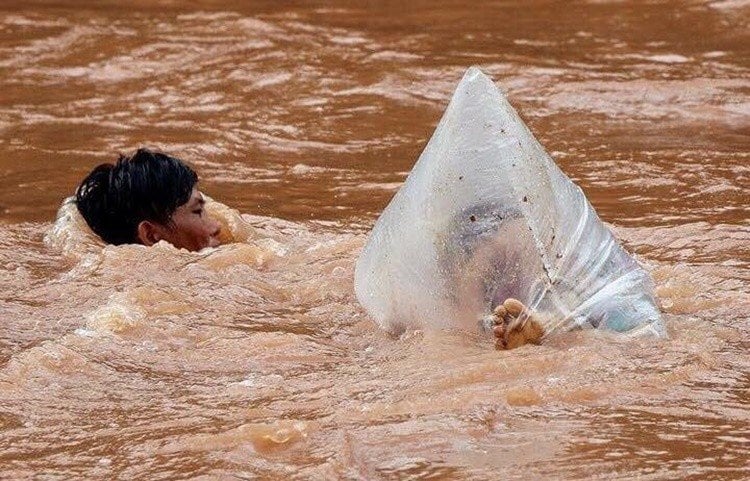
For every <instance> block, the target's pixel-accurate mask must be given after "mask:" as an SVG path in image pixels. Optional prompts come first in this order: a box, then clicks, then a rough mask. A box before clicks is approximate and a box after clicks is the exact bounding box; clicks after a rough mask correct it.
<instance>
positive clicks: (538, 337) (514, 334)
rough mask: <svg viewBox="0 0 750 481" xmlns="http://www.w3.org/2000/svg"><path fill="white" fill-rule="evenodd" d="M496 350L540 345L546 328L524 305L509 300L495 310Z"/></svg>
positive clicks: (515, 300) (517, 301) (511, 299)
mask: <svg viewBox="0 0 750 481" xmlns="http://www.w3.org/2000/svg"><path fill="white" fill-rule="evenodd" d="M492 314H493V316H495V328H494V333H495V338H496V340H495V348H496V349H515V348H517V347H520V346H523V345H524V344H540V343H541V341H542V336H543V335H544V328H543V327H542V325H541V324H540V323H539V320H538V318H537V316H536V315H535V314H533V313H532V312H531V311H530V310H529V309H528V308H527V307H526V306H524V305H523V303H522V302H521V301H519V300H517V299H513V298H508V299H506V300H505V302H503V303H502V304H501V305H499V306H497V307H496V308H495V311H494V312H493V313H492Z"/></svg>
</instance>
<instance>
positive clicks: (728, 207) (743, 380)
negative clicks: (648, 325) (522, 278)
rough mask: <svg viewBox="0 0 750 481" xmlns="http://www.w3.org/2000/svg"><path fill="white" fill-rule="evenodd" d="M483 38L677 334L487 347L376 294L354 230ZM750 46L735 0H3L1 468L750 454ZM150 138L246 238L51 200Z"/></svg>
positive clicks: (75, 474) (176, 472) (474, 463)
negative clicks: (180, 245) (172, 235)
mask: <svg viewBox="0 0 750 481" xmlns="http://www.w3.org/2000/svg"><path fill="white" fill-rule="evenodd" d="M470 65H478V66H480V67H481V68H482V69H483V70H484V71H485V72H486V73H488V74H489V75H490V76H491V77H492V78H493V79H494V80H495V81H496V83H497V84H498V85H499V86H500V87H501V88H502V89H503V90H504V91H505V92H506V93H507V94H508V97H509V99H510V101H511V102H512V103H513V104H514V105H515V106H516V108H517V110H518V111H519V112H520V114H521V116H522V117H523V118H524V119H525V120H526V121H527V122H528V124H529V126H530V128H531V129H532V131H533V132H534V133H535V134H536V135H537V137H538V138H539V140H540V141H541V142H542V144H543V145H545V147H546V148H547V150H548V151H549V152H550V153H551V155H552V157H553V158H554V159H555V161H556V162H557V163H558V165H559V166H560V167H561V169H562V170H563V171H564V172H565V173H566V174H567V175H569V176H570V177H571V178H572V179H573V180H574V181H575V182H577V183H578V184H579V185H580V186H581V187H582V188H583V190H584V192H585V193H586V194H587V196H588V197H589V199H590V200H591V202H592V204H593V205H594V207H595V208H596V209H597V211H598V212H599V214H600V216H601V217H602V219H603V220H605V221H606V222H608V223H609V224H610V225H611V226H612V228H613V230H614V231H615V233H616V234H617V236H618V237H619V238H620V239H621V241H622V242H623V244H624V245H625V246H626V247H627V248H628V249H629V250H631V251H632V252H634V253H635V254H636V255H637V256H638V259H639V260H640V261H641V262H642V263H643V265H644V266H645V267H646V268H647V269H648V270H649V271H650V272H651V274H652V276H653V278H654V280H655V282H656V285H657V293H658V295H659V297H660V302H661V308H662V310H663V312H664V316H665V320H666V324H667V328H668V330H669V333H670V337H669V339H667V340H664V341H648V340H641V341H628V342H625V341H622V340H618V339H616V338H615V339H613V338H612V337H607V336H602V335H600V334H597V333H593V332H585V333H584V332H578V333H570V334H569V335H565V336H560V337H558V338H555V339H553V340H551V341H550V342H548V343H546V344H544V345H542V346H527V347H523V348H520V349H517V350H514V351H508V352H498V351H495V350H494V349H493V348H492V342H491V340H490V339H487V338H485V337H482V336H481V335H479V334H478V333H459V332H431V331H425V332H420V331H416V332H415V331H409V332H407V333H406V334H404V335H402V336H401V337H398V338H393V337H389V336H388V335H387V334H385V333H383V332H382V331H380V330H379V329H378V328H377V327H376V326H375V325H374V323H372V322H371V321H370V320H369V319H368V318H367V316H366V314H365V312H364V311H363V310H362V308H361V307H360V306H359V305H358V303H357V302H356V299H355V297H354V293H353V268H354V262H355V260H356V258H357V256H358V254H359V252H360V250H361V249H362V246H363V245H364V242H365V239H366V235H367V232H368V230H369V228H370V227H371V226H372V224H373V223H374V221H375V219H376V218H377V215H378V213H379V212H380V211H381V210H382V209H383V208H384V206H385V205H386V204H387V203H388V200H389V199H390V198H391V196H392V195H393V194H394V193H395V192H396V190H397V189H398V187H399V186H400V185H401V183H402V182H403V180H404V179H405V177H406V175H407V173H408V171H409V169H410V168H411V166H412V165H413V163H414V161H415V160H416V158H417V156H418V154H419V152H420V151H421V149H422V148H423V147H424V145H425V143H426V141H427V139H428V138H429V136H430V135H431V133H432V131H433V129H434V128H435V125H436V123H437V121H438V119H439V118H440V115H441V113H442V111H443V109H444V108H445V106H446V105H447V102H448V100H449V98H450V95H451V93H452V90H453V88H454V87H455V86H456V84H457V82H458V81H459V79H460V78H461V75H462V74H463V72H464V71H465V69H466V68H467V67H468V66H470ZM749 78H750V3H749V2H747V1H744V0H717V1H705V0H704V1H698V0H686V1H681V2H672V1H665V2H646V1H630V2H621V1H594V0H591V1H578V2H552V1H549V2H547V1H508V2H471V3H469V2H454V1H445V2H432V1H429V2H428V1H421V0H420V1H413V2H361V4H360V6H356V3H355V2H344V1H330V2H275V1H257V2H242V1H218V0H188V1H185V2H177V1H168V0H148V1H147V0H124V1H123V0H118V1H114V0H106V1H100V2H87V1H82V0H55V1H52V0H49V1H47V0H33V1H23V2H21V1H16V0H5V1H4V2H2V4H1V5H0V131H2V135H0V226H1V229H0V313H2V319H1V324H0V478H2V479H14V480H15V479H32V478H33V479H45V480H46V479H50V480H58V479H60V480H62V479H123V480H131V479H163V480H173V479H206V480H207V479H300V480H302V479H305V480H307V479H325V480H328V479H366V480H371V479H372V480H379V479H384V480H390V479H393V480H395V479H445V480H448V479H471V480H497V479H550V480H552V479H606V480H611V479H640V480H673V479H681V480H741V479H748V477H750V459H749V458H750V455H749V452H750V427H749V426H750V361H749V360H748V355H747V354H748V347H749V346H748V341H749V340H750V314H749V313H750V294H749V291H750V214H749V212H748V209H749V208H750V155H749V154H748V151H750V83H749V81H748V79H749ZM142 145H145V146H151V147H157V148H160V149H163V150H164V151H166V152H168V153H171V154H173V155H177V156H179V157H181V158H183V159H185V160H186V161H187V162H188V163H190V164H191V165H192V166H193V167H195V169H196V170H197V171H198V172H199V175H200V177H201V188H202V189H203V191H204V192H205V193H206V194H208V195H209V196H210V197H212V198H213V199H215V200H216V202H213V203H211V204H210V205H209V208H210V210H211V212H212V213H213V215H215V216H217V217H218V218H220V219H221V220H222V221H223V222H224V224H225V235H226V236H230V235H231V237H232V238H233V240H234V242H232V243H229V244H227V245H225V246H222V247H220V248H219V249H216V250H209V251H205V252H201V253H197V254H195V253H187V252H184V251H179V250H176V249H174V248H172V247H171V246H169V245H166V244H159V245H157V246H155V247H153V248H145V247H140V246H121V247H113V246H109V247H104V246H102V245H101V244H100V243H99V242H98V241H97V240H96V239H95V238H94V237H92V236H91V234H90V233H89V232H88V231H87V229H86V227H85V225H84V224H82V222H81V220H80V218H78V217H77V216H76V215H75V214H76V213H75V208H74V207H72V206H71V205H66V206H63V207H62V209H61V210H60V216H59V218H58V219H57V221H56V220H55V219H56V216H57V211H58V209H60V207H61V203H62V201H63V199H64V198H66V197H67V196H69V195H71V194H72V193H73V192H74V189H75V187H76V185H77V183H78V182H79V181H80V179H81V178H82V177H83V176H84V175H85V174H86V173H87V172H88V171H89V170H90V169H91V168H92V167H94V166H95V165H97V164H99V163H102V162H108V161H112V160H114V159H115V158H116V155H117V153H118V152H129V151H131V150H133V149H134V148H136V147H138V146H142ZM225 206H230V207H231V208H228V207H225ZM233 209H234V210H233Z"/></svg>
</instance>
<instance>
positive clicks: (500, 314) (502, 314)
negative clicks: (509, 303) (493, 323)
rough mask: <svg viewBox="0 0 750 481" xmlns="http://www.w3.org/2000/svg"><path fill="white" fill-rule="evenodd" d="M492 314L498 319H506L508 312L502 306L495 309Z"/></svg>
mask: <svg viewBox="0 0 750 481" xmlns="http://www.w3.org/2000/svg"><path fill="white" fill-rule="evenodd" d="M492 314H493V315H494V316H495V317H497V318H498V319H504V318H505V315H506V314H508V311H507V310H506V309H505V307H504V306H503V305H502V304H500V305H499V306H497V307H496V308H495V310H494V311H492Z"/></svg>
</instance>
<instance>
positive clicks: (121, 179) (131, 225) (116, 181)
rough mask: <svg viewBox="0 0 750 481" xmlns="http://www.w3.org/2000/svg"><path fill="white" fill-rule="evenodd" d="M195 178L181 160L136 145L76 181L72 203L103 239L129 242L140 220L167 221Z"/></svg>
mask: <svg viewBox="0 0 750 481" xmlns="http://www.w3.org/2000/svg"><path fill="white" fill-rule="evenodd" d="M197 182H198V175H197V174H196V173H195V171H194V170H193V169H191V168H190V167H188V166H187V165H185V163H183V162H182V161H181V160H180V159H178V158H176V157H171V156H169V155H167V154H164V153H161V152H156V151H153V150H149V149H144V148H141V149H138V150H137V151H136V152H135V153H134V154H133V155H131V156H130V157H128V156H124V155H120V158H119V159H118V160H117V162H116V163H114V164H102V165H99V166H98V167H96V168H94V170H92V171H91V173H90V174H89V175H87V176H86V178H85V179H83V181H82V182H81V185H80V186H78V190H76V199H75V203H76V207H78V212H80V213H81V215H82V216H83V218H84V219H86V223H88V225H89V227H91V230H93V231H94V232H95V233H96V234H97V235H99V237H101V238H102V240H104V241H105V242H107V243H109V244H134V243H138V225H139V224H140V223H141V222H142V221H144V220H149V221H154V222H158V223H160V224H163V225H169V224H170V223H171V218H172V214H174V211H175V210H176V209H177V207H179V206H181V205H182V204H185V203H186V202H187V201H188V200H190V195H191V193H192V191H193V187H195V184H196V183H197Z"/></svg>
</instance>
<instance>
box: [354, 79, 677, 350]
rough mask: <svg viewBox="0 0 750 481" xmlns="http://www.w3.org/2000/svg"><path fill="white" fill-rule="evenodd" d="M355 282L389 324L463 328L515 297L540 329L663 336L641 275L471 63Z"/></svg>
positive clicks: (383, 217) (647, 282)
mask: <svg viewBox="0 0 750 481" xmlns="http://www.w3.org/2000/svg"><path fill="white" fill-rule="evenodd" d="M355 288H356V292H357V297H358V299H359V300H360V302H361V303H362V304H363V305H364V306H365V308H366V309H367V310H368V312H369V314H370V315H371V316H372V317H373V318H374V319H375V320H376V321H377V322H378V323H379V324H380V325H381V326H382V327H384V328H385V329H388V330H399V329H403V328H404V327H408V326H417V327H433V328H444V327H464V328H466V327H471V326H474V325H476V322H477V320H480V319H483V318H485V317H486V316H487V315H488V314H490V313H492V312H493V310H494V309H495V308H496V307H497V306H498V305H499V304H500V303H502V302H503V301H505V300H506V299H507V298H516V299H518V300H520V301H521V302H522V303H523V304H525V305H527V306H528V307H529V308H530V309H531V310H532V311H539V312H544V316H542V317H540V318H539V319H540V322H543V323H544V326H543V327H544V331H545V332H546V333H547V335H551V334H553V333H554V332H564V331H568V330H571V329H574V328H604V329H608V330H613V331H617V332H627V333H629V334H644V333H645V334H650V335H656V336H663V335H665V334H666V332H665V330H664V326H663V323H662V320H661V316H660V313H659V309H658V307H657V306H656V300H655V297H654V293H653V283H652V281H651V279H650V277H649V275H648V274H647V273H646V271H645V270H643V269H642V268H641V267H640V266H639V265H638V264H637V262H636V261H635V260H634V259H633V258H632V257H631V256H630V255H628V253H627V252H625V250H623V249H622V247H620V246H619V245H618V243H617V241H616V239H615V238H614V236H613V235H612V233H611V232H610V231H609V229H608V228H607V227H606V226H605V225H604V224H603V223H602V222H601V220H600V219H599V217H598V216H597V215H596V213H595V212H594V210H593V207H592V206H591V204H590V203H589V202H588V200H587V199H586V197H585V196H584V194H583V192H582V191H581V189H580V188H579V187H577V186H576V185H575V184H573V182H571V180H570V179H568V178H567V177H566V176H565V174H563V172H562V171H560V169H559V168H557V166H556V165H555V163H554V162H553V161H552V159H551V158H550V157H549V155H547V153H546V152H545V151H544V149H543V148H542V146H541V145H540V144H539V143H538V142H537V141H536V139H534V137H533V135H532V134H531V132H530V131H529V130H528V128H527V127H526V126H525V124H524V123H523V121H522V120H521V119H520V117H518V114H516V112H515V111H514V110H513V108H512V107H511V106H510V104H509V103H508V101H507V100H506V99H505V98H504V96H503V95H502V94H501V93H500V92H499V90H498V89H497V88H496V87H495V86H494V85H493V84H492V82H491V81H490V79H489V78H487V77H486V76H485V75H484V74H482V73H481V72H480V71H479V69H477V68H471V69H469V71H468V72H467V73H466V74H465V75H464V78H463V80H462V81H461V83H460V84H459V86H458V87H457V89H456V92H455V93H454V95H453V99H452V100H451V103H450V105H449V106H448V108H447V109H446V112H445V114H444V115H443V118H442V120H441V121H440V124H439V125H438V127H437V129H436V130H435V133H434V134H433V136H432V138H431V139H430V142H429V143H428V145H427V147H425V150H424V152H423V153H422V155H421V156H420V158H419V160H418V161H417V163H416V165H415V166H414V169H413V170H412V172H411V174H410V175H409V177H408V178H407V180H406V182H405V184H404V185H403V187H402V188H401V189H400V190H399V192H398V193H397V194H396V195H395V197H394V198H393V200H392V201H391V203H390V204H389V205H388V207H386V209H385V211H384V212H383V213H382V214H381V216H380V218H379V219H378V221H377V222H376V224H375V227H374V228H373V231H372V233H371V235H370V238H369V239H368V243H367V245H366V246H365V249H364V251H363V253H362V255H361V256H360V258H359V260H358V261H357V270H356V274H355Z"/></svg>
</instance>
